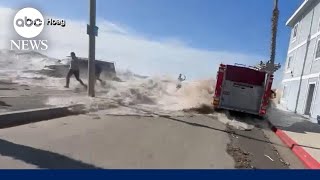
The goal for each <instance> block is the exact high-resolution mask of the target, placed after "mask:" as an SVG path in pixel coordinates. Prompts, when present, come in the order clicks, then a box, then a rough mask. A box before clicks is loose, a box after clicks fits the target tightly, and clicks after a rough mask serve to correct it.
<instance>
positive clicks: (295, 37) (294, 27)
mask: <svg viewBox="0 0 320 180" xmlns="http://www.w3.org/2000/svg"><path fill="white" fill-rule="evenodd" d="M298 28H299V23H297V24H296V25H294V26H293V29H292V35H291V36H292V42H295V41H296V40H297V37H298ZM295 29H296V30H297V31H296V36H294V32H295Z"/></svg>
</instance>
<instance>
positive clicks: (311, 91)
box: [304, 84, 316, 115]
mask: <svg viewBox="0 0 320 180" xmlns="http://www.w3.org/2000/svg"><path fill="white" fill-rule="evenodd" d="M315 87H316V85H315V84H310V85H309V91H308V96H307V104H306V110H305V112H304V114H305V115H310V114H311V106H312V100H313V95H314V90H315Z"/></svg>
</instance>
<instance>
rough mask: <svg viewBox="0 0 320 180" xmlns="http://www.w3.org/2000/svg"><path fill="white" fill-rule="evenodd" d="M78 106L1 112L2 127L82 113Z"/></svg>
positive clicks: (0, 121) (0, 125) (0, 126)
mask: <svg viewBox="0 0 320 180" xmlns="http://www.w3.org/2000/svg"><path fill="white" fill-rule="evenodd" d="M74 107H76V106H63V107H50V108H39V109H30V110H22V111H13V112H5V113H0V129H3V128H8V127H14V126H19V125H24V124H29V123H34V122H40V121H45V120H50V119H54V118H59V117H65V116H69V115H76V114H80V113H82V112H81V111H74V110H73V109H74Z"/></svg>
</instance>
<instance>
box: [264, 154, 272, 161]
mask: <svg viewBox="0 0 320 180" xmlns="http://www.w3.org/2000/svg"><path fill="white" fill-rule="evenodd" d="M264 156H265V157H267V158H269V159H270V160H271V161H274V160H273V159H272V158H271V157H270V156H268V155H264Z"/></svg>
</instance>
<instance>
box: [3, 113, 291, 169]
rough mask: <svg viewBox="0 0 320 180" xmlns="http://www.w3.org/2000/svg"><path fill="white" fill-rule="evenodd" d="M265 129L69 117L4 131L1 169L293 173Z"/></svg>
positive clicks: (200, 118) (179, 120)
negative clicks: (247, 170) (269, 171)
mask: <svg viewBox="0 0 320 180" xmlns="http://www.w3.org/2000/svg"><path fill="white" fill-rule="evenodd" d="M254 123H256V122H254ZM261 124H262V123H258V125H257V124H256V125H257V127H258V128H254V129H253V130H251V131H240V130H235V129H232V128H230V127H227V126H226V125H225V124H224V123H221V122H220V121H219V120H218V119H217V117H208V116H205V115H196V116H184V117H138V116H110V115H105V114H104V113H103V111H100V112H96V113H91V114H86V115H78V116H69V117H65V118H59V119H54V120H50V121H44V122H39V123H34V124H28V125H23V126H18V127H13V128H7V129H1V130H0V146H1V147H4V148H0V168H48V169H74V168H75V169H79V168H106V169H114V168H134V169H135V168H147V169H154V168H155V169H232V168H248V169H286V168H289V166H288V165H286V163H285V162H286V161H288V159H285V158H284V159H285V160H282V159H283V157H281V156H280V155H279V154H278V153H277V151H276V150H275V148H274V147H275V146H274V144H273V143H272V142H271V143H270V141H269V140H268V138H267V137H266V136H265V135H264V132H263V128H265V127H262V125H261ZM277 146H282V144H277ZM286 153H290V152H289V151H287V152H286Z"/></svg>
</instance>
